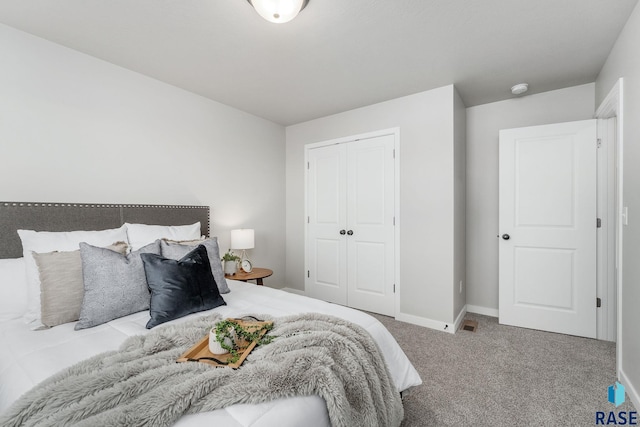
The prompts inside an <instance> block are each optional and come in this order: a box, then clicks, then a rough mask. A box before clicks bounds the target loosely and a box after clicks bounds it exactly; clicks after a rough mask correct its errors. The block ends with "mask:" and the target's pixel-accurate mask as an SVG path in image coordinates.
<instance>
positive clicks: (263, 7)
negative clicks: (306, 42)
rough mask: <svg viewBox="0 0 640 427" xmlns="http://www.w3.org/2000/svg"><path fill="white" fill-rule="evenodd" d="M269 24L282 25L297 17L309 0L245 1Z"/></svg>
mask: <svg viewBox="0 0 640 427" xmlns="http://www.w3.org/2000/svg"><path fill="white" fill-rule="evenodd" d="M247 1H248V2H249V4H250V5H251V6H253V8H254V9H255V10H256V12H258V14H259V15H260V16H262V17H263V18H264V19H266V20H267V21H269V22H273V23H276V24H284V23H285V22H289V21H291V20H292V19H293V18H295V17H296V16H298V13H300V11H301V10H302V9H304V8H305V6H306V5H307V3H309V0H247Z"/></svg>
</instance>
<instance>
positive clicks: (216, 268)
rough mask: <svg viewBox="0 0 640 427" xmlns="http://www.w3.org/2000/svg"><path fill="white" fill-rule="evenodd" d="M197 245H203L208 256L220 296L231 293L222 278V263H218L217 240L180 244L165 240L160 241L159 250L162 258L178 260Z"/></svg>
mask: <svg viewBox="0 0 640 427" xmlns="http://www.w3.org/2000/svg"><path fill="white" fill-rule="evenodd" d="M198 245H204V247H205V248H206V249H207V254H209V262H210V264H211V273H213V278H214V279H215V281H216V285H218V290H219V291H220V293H221V294H227V293H229V292H231V291H230V290H229V286H228V285H227V281H226V279H225V278H224V271H223V270H222V263H221V262H220V249H218V238H217V237H212V238H210V239H205V240H192V241H182V242H170V241H166V240H161V241H160V248H161V249H162V256H163V257H165V258H170V259H180V258H182V257H183V256H185V255H186V254H187V253H189V251H191V250H193V248H195V247H196V246H198Z"/></svg>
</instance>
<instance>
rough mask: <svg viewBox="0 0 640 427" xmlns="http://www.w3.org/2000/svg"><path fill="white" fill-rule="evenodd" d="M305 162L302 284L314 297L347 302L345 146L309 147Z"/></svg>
mask: <svg viewBox="0 0 640 427" xmlns="http://www.w3.org/2000/svg"><path fill="white" fill-rule="evenodd" d="M308 162H309V163H308V171H307V172H308V175H307V186H308V188H307V203H308V205H307V213H308V225H307V259H308V261H307V262H308V267H309V269H308V277H307V279H306V281H305V288H306V290H307V292H308V294H309V296H311V297H313V298H319V299H323V300H325V301H329V302H333V303H336V304H342V305H347V257H346V253H347V239H346V229H345V228H346V224H347V211H346V203H347V187H346V185H345V182H346V170H347V169H346V164H347V163H346V162H347V158H346V146H345V145H344V144H340V145H330V146H326V147H319V148H315V149H312V150H309V154H308ZM341 231H344V233H345V234H341Z"/></svg>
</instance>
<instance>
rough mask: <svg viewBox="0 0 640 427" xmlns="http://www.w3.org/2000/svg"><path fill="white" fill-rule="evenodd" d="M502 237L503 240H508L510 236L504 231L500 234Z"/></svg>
mask: <svg viewBox="0 0 640 427" xmlns="http://www.w3.org/2000/svg"><path fill="white" fill-rule="evenodd" d="M502 238H503V239H504V240H509V239H510V238H511V236H509V235H508V234H506V233H505V234H503V235H502Z"/></svg>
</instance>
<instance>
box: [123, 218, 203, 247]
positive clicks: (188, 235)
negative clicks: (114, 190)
mask: <svg viewBox="0 0 640 427" xmlns="http://www.w3.org/2000/svg"><path fill="white" fill-rule="evenodd" d="M124 225H125V226H126V227H127V235H128V236H129V245H131V250H134V251H135V250H137V249H140V248H141V247H143V246H145V245H148V244H149V243H152V242H154V241H156V240H158V239H170V240H194V239H199V238H200V222H196V223H195V224H191V225H175V226H164V225H147V224H129V223H125V224H124Z"/></svg>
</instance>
